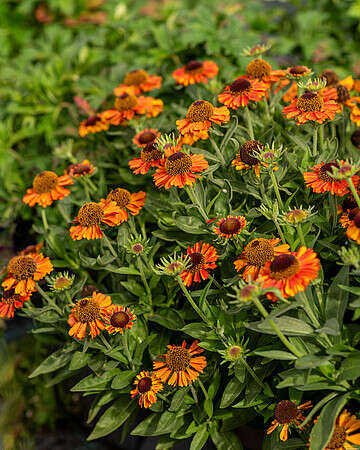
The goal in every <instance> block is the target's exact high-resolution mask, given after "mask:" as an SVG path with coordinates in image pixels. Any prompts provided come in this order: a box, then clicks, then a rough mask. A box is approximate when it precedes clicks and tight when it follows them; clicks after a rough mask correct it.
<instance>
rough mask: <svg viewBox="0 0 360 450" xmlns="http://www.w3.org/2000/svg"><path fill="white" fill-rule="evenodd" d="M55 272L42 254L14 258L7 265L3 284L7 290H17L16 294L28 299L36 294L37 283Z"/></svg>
mask: <svg viewBox="0 0 360 450" xmlns="http://www.w3.org/2000/svg"><path fill="white" fill-rule="evenodd" d="M52 270H53V265H52V264H51V262H50V259H49V258H47V257H45V256H44V255H43V254H42V253H30V254H28V255H26V256H14V257H13V258H11V259H10V261H9V264H8V265H7V272H8V274H7V276H6V277H5V280H4V281H3V282H2V287H3V288H4V289H5V290H9V289H11V288H14V289H15V294H20V295H21V296H24V297H26V296H27V295H28V294H31V293H32V292H34V291H35V290H36V289H35V282H36V281H39V280H41V279H42V278H44V276H45V275H47V274H48V273H50V272H51V271H52Z"/></svg>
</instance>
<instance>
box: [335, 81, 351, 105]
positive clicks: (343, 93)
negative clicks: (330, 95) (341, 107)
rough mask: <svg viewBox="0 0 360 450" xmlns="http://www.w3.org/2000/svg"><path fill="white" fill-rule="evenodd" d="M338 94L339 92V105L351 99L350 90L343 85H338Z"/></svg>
mask: <svg viewBox="0 0 360 450" xmlns="http://www.w3.org/2000/svg"><path fill="white" fill-rule="evenodd" d="M336 92H337V96H338V98H337V102H338V103H345V102H346V101H347V100H349V99H350V94H349V90H348V88H347V87H346V86H343V85H342V84H338V85H337V86H336Z"/></svg>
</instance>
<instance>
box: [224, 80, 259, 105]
mask: <svg viewBox="0 0 360 450" xmlns="http://www.w3.org/2000/svg"><path fill="white" fill-rule="evenodd" d="M266 90H267V86H266V85H265V84H264V83H262V82H261V81H258V80H257V79H250V78H248V77H246V76H242V77H238V78H236V80H235V81H233V82H232V83H231V84H229V85H227V86H226V87H225V89H224V90H223V91H222V93H221V94H219V95H218V100H219V102H220V103H222V104H223V105H226V106H228V107H229V108H232V109H238V108H240V107H244V106H246V105H247V104H248V103H249V102H258V101H260V100H261V99H262V98H263V97H265V95H266Z"/></svg>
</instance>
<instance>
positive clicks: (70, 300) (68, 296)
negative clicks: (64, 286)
mask: <svg viewBox="0 0 360 450" xmlns="http://www.w3.org/2000/svg"><path fill="white" fill-rule="evenodd" d="M65 295H66V298H67V299H68V301H69V303H72V298H71V297H70V292H69V291H68V290H66V291H65Z"/></svg>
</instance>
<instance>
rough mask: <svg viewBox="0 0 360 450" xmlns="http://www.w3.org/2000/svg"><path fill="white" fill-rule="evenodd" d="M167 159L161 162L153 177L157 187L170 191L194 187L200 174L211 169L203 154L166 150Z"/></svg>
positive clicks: (171, 147)
mask: <svg viewBox="0 0 360 450" xmlns="http://www.w3.org/2000/svg"><path fill="white" fill-rule="evenodd" d="M165 156H166V158H165V159H161V160H160V161H159V166H158V168H157V169H156V172H155V173H154V175H153V178H154V182H155V186H157V187H165V189H169V188H171V187H173V186H177V187H180V188H183V187H184V186H186V185H193V184H194V183H195V181H196V179H197V178H199V177H200V175H199V173H201V172H203V171H204V170H206V169H208V168H209V164H208V162H207V161H206V159H205V158H204V155H202V154H192V153H185V152H183V151H181V150H179V151H178V147H173V146H170V147H168V148H166V149H165Z"/></svg>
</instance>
